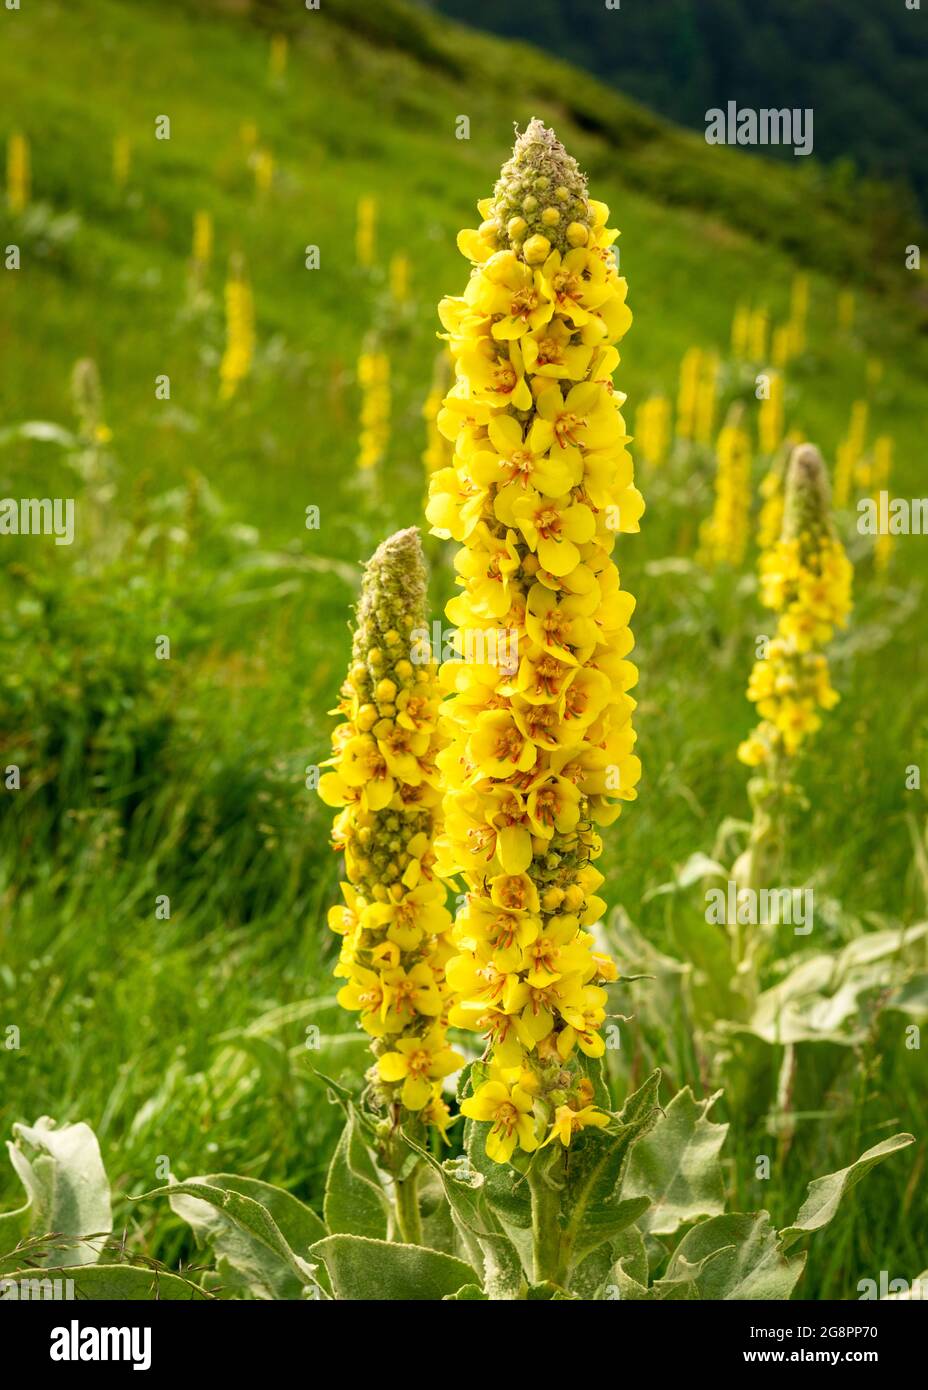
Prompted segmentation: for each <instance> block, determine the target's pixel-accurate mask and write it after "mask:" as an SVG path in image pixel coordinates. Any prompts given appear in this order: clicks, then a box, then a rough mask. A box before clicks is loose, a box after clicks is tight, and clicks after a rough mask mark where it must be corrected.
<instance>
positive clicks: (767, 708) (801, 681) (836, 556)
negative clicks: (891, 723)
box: [738, 444, 853, 769]
mask: <svg viewBox="0 0 928 1390" xmlns="http://www.w3.org/2000/svg"><path fill="white" fill-rule="evenodd" d="M852 573H853V571H852V568H851V564H850V561H849V560H848V558H847V556H846V554H845V553H844V547H843V546H842V544H841V542H840V541H839V540H838V538H837V536H836V535H835V533H834V529H833V527H832V523H831V514H830V498H829V489H828V477H827V474H826V471H825V465H824V463H823V462H822V457H821V454H820V453H819V452H818V450H817V449H815V448H813V447H812V445H811V444H802V445H800V446H799V448H797V449H795V450H794V451H793V455H792V457H791V459H790V463H789V469H788V472H787V477H786V490H785V497H784V508H783V527H782V531H781V533H780V539H779V540H778V541H777V543H776V544H775V545H774V546H773V547H772V548H771V549H770V550H768V551H767V552H766V553H765V554H764V555H763V556H762V558H761V563H760V582H761V598H762V600H763V602H764V604H765V605H766V607H768V608H770V609H772V610H773V612H775V613H777V614H779V618H778V622H777V630H776V635H775V636H774V638H773V640H772V641H771V642H770V645H769V648H768V651H767V654H766V656H765V657H763V658H761V659H759V660H758V661H756V662H755V663H754V669H753V671H752V672H751V678H750V682H749V684H748V699H749V700H752V701H753V702H754V703H755V704H756V705H757V710H758V713H759V714H760V715H761V716H762V722H761V723H760V724H759V725H758V727H757V728H756V729H755V730H754V732H753V733H752V734H751V735H750V736H749V737H748V738H747V739H746V740H745V741H744V743H742V744H741V746H740V748H739V749H738V756H739V758H740V759H741V761H742V762H744V763H747V764H748V766H750V767H758V766H765V767H767V768H768V769H770V768H771V767H772V766H773V765H775V764H776V763H777V761H778V760H780V759H782V757H783V756H784V755H785V756H786V757H792V756H794V755H795V754H796V753H797V752H798V751H799V748H800V746H801V745H802V743H803V742H804V740H805V739H806V738H808V737H809V735H810V734H813V733H814V732H815V731H816V730H817V729H818V728H819V727H820V726H821V718H820V715H819V711H820V710H827V709H832V708H833V707H834V705H835V704H837V701H838V694H837V692H836V691H835V690H834V689H833V687H832V685H831V680H830V677H829V672H828V661H827V658H826V657H825V655H824V653H823V648H824V647H826V646H827V645H828V643H829V642H830V641H831V638H832V635H833V633H834V629H835V628H836V627H843V626H844V625H845V623H846V622H847V618H848V614H849V613H850V611H851V579H852Z"/></svg>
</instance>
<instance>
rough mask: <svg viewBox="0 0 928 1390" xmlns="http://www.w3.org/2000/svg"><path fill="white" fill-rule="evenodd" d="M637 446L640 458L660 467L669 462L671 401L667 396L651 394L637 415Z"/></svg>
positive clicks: (643, 402)
mask: <svg viewBox="0 0 928 1390" xmlns="http://www.w3.org/2000/svg"><path fill="white" fill-rule="evenodd" d="M635 446H636V452H637V454H638V456H639V458H640V459H641V460H642V461H643V462H645V463H649V464H651V466H652V467H654V468H659V467H660V466H661V464H663V463H666V462H667V453H668V451H669V448H670V401H669V400H668V399H667V397H666V396H660V395H656V396H649V397H648V399H647V400H646V401H642V403H641V405H640V406H639V407H638V410H637V413H636V415H635Z"/></svg>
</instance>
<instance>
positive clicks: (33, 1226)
mask: <svg viewBox="0 0 928 1390" xmlns="http://www.w3.org/2000/svg"><path fill="white" fill-rule="evenodd" d="M13 1136H14V1139H13V1142H10V1141H7V1149H8V1150H9V1154H10V1162H11V1163H12V1164H13V1167H14V1169H15V1170H16V1174H17V1176H18V1177H19V1180H20V1182H21V1183H22V1185H23V1187H24V1188H25V1189H26V1193H27V1195H28V1198H29V1201H28V1203H27V1205H26V1207H25V1208H20V1211H19V1212H18V1213H16V1212H14V1213H8V1215H9V1216H10V1217H12V1218H16V1219H14V1220H12V1221H11V1222H10V1223H9V1226H8V1229H7V1232H6V1235H5V1236H4V1237H3V1239H4V1240H5V1239H8V1238H9V1236H10V1235H12V1233H13V1231H15V1230H16V1228H17V1227H18V1226H21V1224H22V1222H23V1221H24V1220H26V1219H28V1226H29V1232H30V1233H31V1234H33V1235H44V1234H47V1233H49V1232H54V1233H55V1234H56V1235H60V1236H65V1237H67V1238H68V1240H73V1241H78V1242H80V1243H79V1244H77V1245H76V1246H74V1248H73V1249H72V1250H71V1251H70V1259H71V1261H72V1262H73V1263H75V1264H79V1265H81V1264H93V1263H94V1262H95V1261H96V1260H97V1259H98V1258H99V1252H100V1249H101V1248H102V1245H103V1243H104V1241H105V1238H106V1237H107V1236H108V1235H109V1234H110V1232H111V1231H112V1229H113V1214H112V1209H111V1207H110V1186H109V1182H108V1180H107V1176H106V1169H105V1168H104V1167H103V1159H102V1158H101V1156H100V1145H99V1144H98V1143H97V1138H96V1135H95V1134H94V1132H93V1130H92V1129H91V1128H90V1126H89V1125H85V1124H73V1125H61V1126H60V1127H59V1126H56V1124H55V1121H54V1120H52V1119H49V1117H48V1116H47V1115H43V1116H42V1118H41V1119H39V1120H36V1122H35V1124H34V1125H22V1124H16V1125H14V1126H13ZM26 1211H28V1218H26V1216H25V1215H24V1213H25V1212H26ZM11 1228H12V1229H11ZM88 1236H100V1237H101V1239H100V1240H95V1241H88V1240H87V1239H86V1237H88ZM20 1239H22V1235H18V1236H17V1237H16V1240H14V1241H13V1245H14V1246H15V1244H16V1243H17V1242H18V1241H19V1240H20ZM0 1249H2V1243H0ZM39 1258H40V1262H41V1263H42V1264H43V1265H46V1266H48V1265H52V1264H54V1263H55V1251H54V1249H53V1248H50V1249H49V1250H48V1251H47V1252H46V1254H45V1255H44V1257H39Z"/></svg>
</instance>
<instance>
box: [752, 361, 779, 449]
mask: <svg viewBox="0 0 928 1390" xmlns="http://www.w3.org/2000/svg"><path fill="white" fill-rule="evenodd" d="M783 420H784V412H783V376H782V374H781V373H780V372H771V373H770V375H769V380H768V389H767V395H766V396H764V397H763V399H762V400H761V403H760V410H759V411H758V414H757V435H758V444H759V446H760V451H761V453H762V454H773V453H776V451H777V449H778V448H779V446H780V444H781V442H782V440H783Z"/></svg>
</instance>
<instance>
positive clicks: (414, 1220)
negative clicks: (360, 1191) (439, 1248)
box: [394, 1167, 422, 1245]
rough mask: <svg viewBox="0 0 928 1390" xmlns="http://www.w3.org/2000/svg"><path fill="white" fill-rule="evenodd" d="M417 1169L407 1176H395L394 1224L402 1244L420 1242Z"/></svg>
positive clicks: (420, 1220) (420, 1222) (420, 1225)
mask: <svg viewBox="0 0 928 1390" xmlns="http://www.w3.org/2000/svg"><path fill="white" fill-rule="evenodd" d="M418 1184H419V1169H418V1167H416V1168H414V1169H413V1170H412V1172H411V1173H410V1174H409V1177H408V1178H397V1179H396V1181H395V1182H394V1187H395V1188H396V1224H397V1226H398V1227H399V1233H400V1237H401V1239H402V1242H403V1244H404V1245H421V1244H422V1217H421V1216H420V1214H419V1194H418V1191H417V1188H418Z"/></svg>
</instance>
